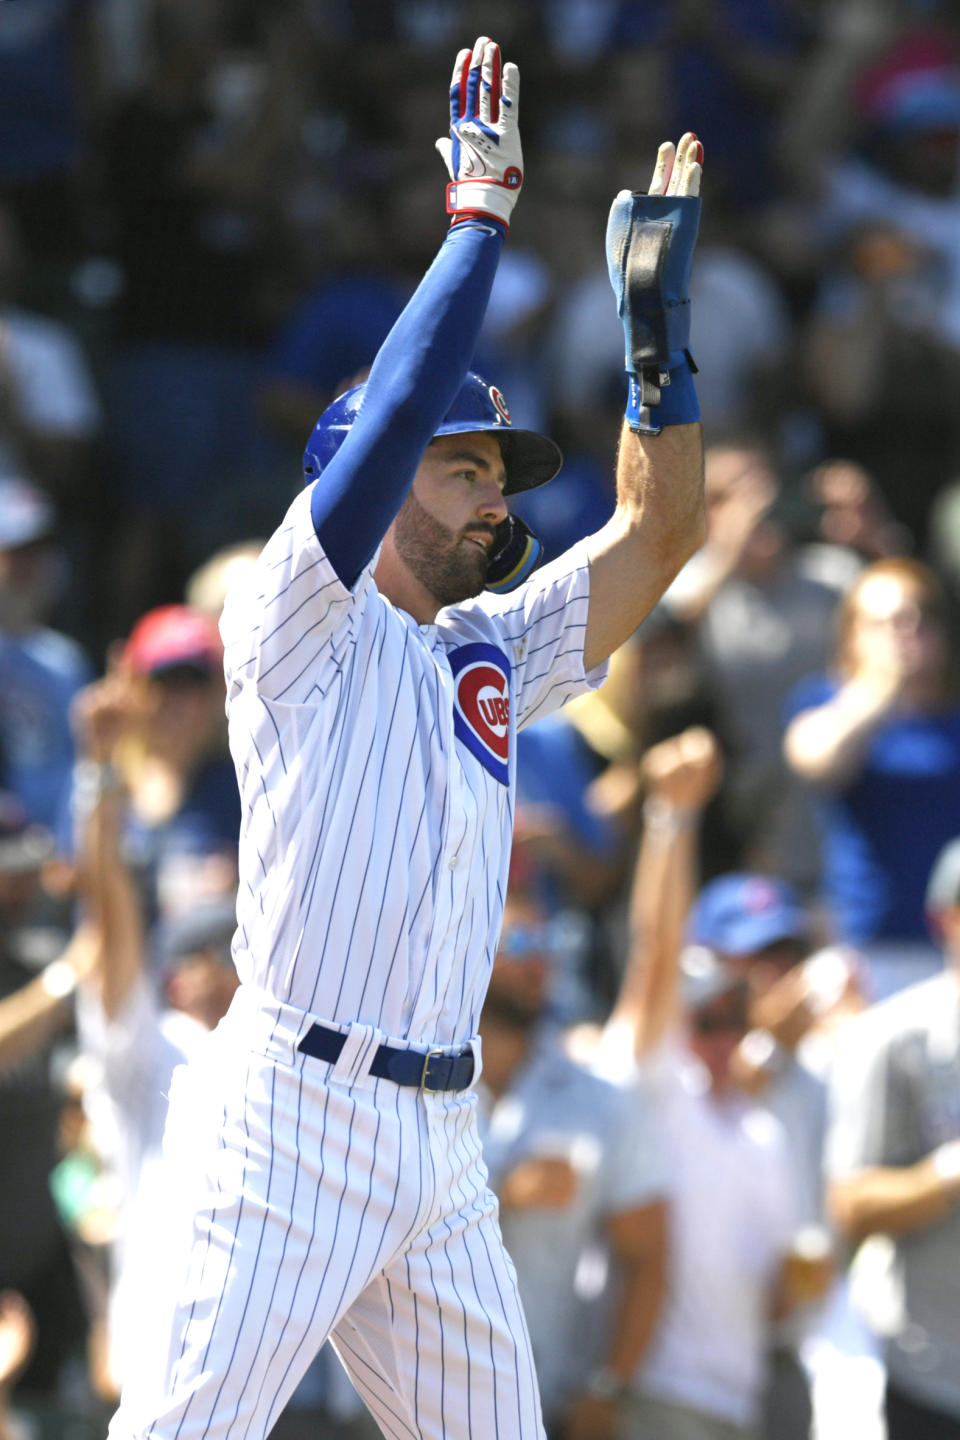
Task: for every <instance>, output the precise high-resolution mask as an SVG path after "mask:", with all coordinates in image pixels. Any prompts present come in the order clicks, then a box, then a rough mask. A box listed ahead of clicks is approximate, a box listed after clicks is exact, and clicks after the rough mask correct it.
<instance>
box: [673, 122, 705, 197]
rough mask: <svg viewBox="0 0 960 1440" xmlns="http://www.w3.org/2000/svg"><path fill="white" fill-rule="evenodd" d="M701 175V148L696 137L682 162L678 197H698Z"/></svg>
mask: <svg viewBox="0 0 960 1440" xmlns="http://www.w3.org/2000/svg"><path fill="white" fill-rule="evenodd" d="M702 174H703V146H702V144H701V143H700V141H699V140H697V138H696V136H694V142H693V144H692V145H691V146H690V147H689V148H688V150H687V153H686V155H685V156H684V160H683V169H682V170H681V172H680V180H679V183H678V185H677V194H678V195H699V194H700V177H701V175H702Z"/></svg>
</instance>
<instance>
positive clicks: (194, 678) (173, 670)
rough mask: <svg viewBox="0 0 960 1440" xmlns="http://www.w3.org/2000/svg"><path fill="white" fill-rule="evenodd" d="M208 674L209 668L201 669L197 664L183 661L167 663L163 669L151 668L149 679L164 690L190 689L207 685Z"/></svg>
mask: <svg viewBox="0 0 960 1440" xmlns="http://www.w3.org/2000/svg"><path fill="white" fill-rule="evenodd" d="M210 675H211V672H210V671H209V670H205V669H201V667H200V666H199V665H191V664H189V663H184V664H182V665H167V666H166V667H165V668H164V669H163V670H153V671H151V672H150V679H151V680H152V681H154V683H155V684H157V685H160V686H162V687H163V689H165V690H191V689H200V688H201V687H204V686H207V685H209V684H210Z"/></svg>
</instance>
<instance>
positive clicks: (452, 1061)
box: [297, 1025, 473, 1090]
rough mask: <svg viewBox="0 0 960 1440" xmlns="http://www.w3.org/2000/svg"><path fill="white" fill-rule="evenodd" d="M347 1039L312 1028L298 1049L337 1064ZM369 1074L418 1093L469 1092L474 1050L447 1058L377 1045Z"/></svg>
mask: <svg viewBox="0 0 960 1440" xmlns="http://www.w3.org/2000/svg"><path fill="white" fill-rule="evenodd" d="M346 1043H347V1037H346V1035H344V1034H343V1032H342V1031H340V1030H331V1029H330V1027H329V1026H328V1025H311V1026H310V1029H309V1030H308V1031H307V1033H306V1035H304V1037H303V1039H302V1040H301V1041H300V1043H299V1044H298V1045H297V1049H298V1050H302V1051H303V1053H304V1055H312V1056H313V1057H314V1058H315V1059H316V1060H329V1062H330V1063H331V1065H332V1064H334V1063H335V1062H336V1061H337V1060H339V1059H340V1052H341V1051H342V1049H343V1047H344V1045H345V1044H346ZM370 1074H371V1075H376V1076H377V1078H378V1079H379V1080H392V1081H393V1082H394V1084H395V1085H416V1086H417V1088H418V1089H419V1090H466V1089H467V1088H468V1086H469V1085H470V1082H471V1081H472V1079H473V1049H472V1047H471V1046H470V1045H466V1046H464V1048H463V1049H462V1050H458V1051H457V1053H456V1054H455V1055H448V1054H447V1053H446V1052H445V1051H443V1050H427V1051H426V1052H424V1051H422V1050H398V1049H397V1047H396V1046H395V1045H378V1046H377V1050H376V1054H375V1055H374V1057H373V1060H372V1062H371V1064H370Z"/></svg>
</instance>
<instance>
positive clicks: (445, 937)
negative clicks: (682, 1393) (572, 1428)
mask: <svg viewBox="0 0 960 1440" xmlns="http://www.w3.org/2000/svg"><path fill="white" fill-rule="evenodd" d="M518 99H519V77H518V74H517V70H516V67H515V66H512V65H505V66H503V67H502V70H501V63H500V52H499V49H498V47H497V46H496V45H495V44H494V43H493V42H492V41H490V40H488V39H486V38H485V37H481V38H480V39H479V40H478V41H477V42H476V44H475V45H474V46H473V49H472V51H471V50H464V51H461V53H460V54H459V55H458V57H457V61H456V65H455V69H454V76H453V82H452V85H451V91H450V101H451V107H450V108H451V124H450V135H449V138H448V139H445V140H443V141H440V142H438V146H439V148H440V149H441V152H442V154H443V155H444V158H445V161H446V163H447V166H448V169H449V173H450V176H451V182H450V185H449V187H448V189H447V209H448V211H449V213H450V216H451V226H450V229H449V232H448V234H447V236H446V238H445V239H444V241H443V243H442V245H441V246H440V250H439V253H438V255H437V257H436V259H435V261H434V262H433V264H432V265H431V267H430V269H429V270H428V271H427V274H426V276H425V277H424V279H423V281H422V282H421V284H420V285H419V287H418V288H417V290H416V292H415V294H414V295H413V297H412V298H411V300H410V301H409V303H408V305H407V306H406V308H405V310H404V312H403V314H402V315H401V316H400V318H399V320H398V321H397V323H396V325H395V326H394V328H393V330H392V331H391V332H390V335H389V336H388V337H387V339H386V341H385V342H384V344H383V346H382V347H381V349H380V351H379V353H378V355H377V358H376V360H375V362H374V365H373V368H372V370H371V373H370V378H369V380H368V381H367V382H366V384H365V385H364V386H361V387H359V388H358V389H355V390H352V391H349V392H348V393H347V394H346V395H344V396H342V397H341V398H340V399H339V400H337V401H335V402H334V404H333V405H332V406H331V407H330V408H329V409H328V410H326V411H325V412H324V414H323V415H322V416H321V417H320V420H319V422H318V423H317V426H316V428H315V430H314V433H313V435H312V437H311V439H310V440H309V442H308V444H307V449H306V455H305V470H306V475H307V479H308V485H307V487H306V488H305V490H304V491H303V493H302V494H301V495H299V496H298V497H297V499H296V500H295V501H294V502H293V504H292V505H291V507H290V509H289V510H288V512H287V515H286V517H285V519H284V520H283V522H282V523H281V525H280V528H279V529H278V530H277V531H276V533H275V534H274V535H273V537H272V538H271V539H270V540H269V541H268V543H267V545H266V546H265V548H264V550H263V553H262V555H261V557H260V559H259V561H258V563H257V566H256V569H255V571H254V576H253V579H252V581H248V582H247V583H245V584H243V585H242V587H239V588H237V589H235V590H234V591H233V592H232V593H231V594H230V595H229V597H228V599H227V604H226V608H225V611H224V616H223V619H222V622H221V629H222V633H223V638H224V643H225V647H226V658H225V665H226V675H227V691H228V698H227V708H228V715H229V725H230V744H231V749H232V753H233V755H234V759H235V761H236V766H237V773H238V777H239V782H240V788H241V792H242V799H243V807H244V821H243V827H242V833H241V841H240V870H241V882H240V898H239V901H238V928H237V932H236V937H235V941H234V959H235V962H236V966H237V971H238V973H239V976H240V979H241V981H242V984H241V986H240V988H239V990H238V992H237V996H236V998H235V1000H234V1003H233V1004H232V1005H231V1008H230V1011H229V1013H228V1015H227V1017H226V1018H225V1020H224V1021H223V1022H222V1023H221V1025H220V1026H219V1027H218V1029H217V1031H216V1032H214V1035H213V1037H212V1040H211V1043H210V1046H209V1049H208V1050H207V1052H206V1054H205V1056H204V1057H203V1058H202V1059H200V1060H197V1061H193V1062H191V1064H190V1065H188V1066H187V1067H185V1068H184V1069H183V1070H181V1071H179V1072H178V1073H177V1074H176V1075H175V1077H174V1080H173V1083H172V1086H171V1096H170V1111H169V1118H168V1125H167V1133H166V1138H165V1144H166V1147H167V1152H168V1155H169V1161H168V1164H167V1167H166V1169H167V1174H168V1176H169V1183H170V1186H171V1197H170V1201H169V1210H168V1213H169V1215H170V1224H169V1226H168V1227H167V1235H168V1243H169V1247H170V1248H169V1256H168V1258H167V1259H166V1262H165V1264H164V1267H163V1271H164V1274H165V1276H166V1277H167V1284H166V1286H165V1288H164V1289H163V1293H157V1294H153V1295H150V1296H149V1297H146V1296H145V1297H144V1311H145V1315H144V1324H145V1325H148V1326H151V1325H152V1327H153V1333H152V1334H151V1335H145V1336H144V1339H143V1342H142V1343H141V1345H140V1347H139V1349H140V1352H141V1353H142V1354H143V1355H144V1357H145V1358H144V1362H143V1364H142V1365H141V1366H140V1367H139V1369H138V1371H137V1373H135V1374H134V1375H132V1376H131V1377H130V1378H129V1380H128V1382H127V1384H126V1386H125V1389H124V1394H123V1398H122V1401H121V1405H120V1409H119V1410H118V1412H117V1415H116V1416H115V1418H114V1421H113V1424H112V1426H111V1435H112V1437H113V1440H120V1437H132V1436H138V1437H146V1436H150V1437H157V1440H160V1437H163V1440H174V1437H177V1440H194V1437H200V1436H216V1437H222V1440H227V1437H230V1440H254V1437H262V1436H265V1435H266V1434H267V1432H268V1431H269V1430H270V1427H271V1425H272V1423H273V1421H274V1419H275V1417H276V1416H277V1414H278V1413H279V1412H280V1410H281V1409H282V1407H283V1405H284V1403H285V1401H286V1399H287V1397H288V1396H289V1395H290V1393H291V1391H292V1390H293V1388H294V1386H295V1385H296V1383H297V1381H298V1380H299V1378H300V1376H301V1375H302V1374H303V1372H304V1370H305V1368H306V1367H307V1365H308V1364H309V1362H310V1360H311V1358H312V1357H313V1355H314V1354H315V1353H316V1351H317V1349H318V1347H319V1346H320V1345H321V1344H322V1343H323V1341H324V1340H325V1339H326V1338H327V1337H328V1336H330V1337H332V1339H333V1342H334V1344H335V1346H336V1349H337V1351H338V1353H339V1355H340V1358H341V1360H342V1361H343V1363H344V1365H345V1366H346V1367H347V1370H348V1371H349V1374H350V1376H351V1378H352V1380H353V1382H354V1384H355V1385H356V1387H357V1389H358V1390H359V1392H360V1394H361V1395H362V1397H363V1398H364V1400H365V1402H366V1404H367V1406H368V1408H369V1409H370V1410H371V1412H372V1413H373V1415H374V1417H375V1419H376V1420H377V1422H378V1423H379V1425H380V1427H381V1429H382V1431H383V1433H384V1434H385V1435H388V1436H393V1437H398V1440H399V1437H414V1436H417V1437H429V1440H441V1437H457V1440H460V1437H475V1440H489V1437H492V1436H499V1437H501V1440H532V1437H540V1436H542V1434H543V1427H542V1421H541V1412H540V1402H539V1398H538V1394H537V1382H536V1377H535V1374H534V1369H533V1365H532V1361H531V1357H530V1346H529V1341H528V1337H527V1331H526V1326H525V1324H524V1320H523V1315H522V1312H521V1308H520V1305H519V1301H518V1298H517V1290H516V1282H515V1274H514V1270H513V1266H512V1264H511V1262H510V1260H509V1259H508V1257H507V1255H506V1252H505V1250H504V1248H503V1242H502V1239H501V1236H500V1231H499V1228H498V1225H497V1206H496V1201H495V1199H494V1197H493V1195H492V1194H491V1192H490V1190H489V1188H488V1185H487V1179H486V1171H485V1169H484V1166H483V1163H482V1159H481V1152H480V1143H479V1140H478V1135H477V1128H476V1114H475V1112H476V1095H475V1092H474V1090H473V1088H472V1087H473V1082H474V1080H475V1079H476V1077H477V1076H478V1075H479V1071H480V1048H479V1041H478V1037H477V1023H478V1017H479V1013H480V1008H481V1004H482V1001H483V997H484V992H485V989H486V985H487V978H488V975H489V972H490V968H491V965H492V961H493V956H494V953H495V949H496V943H497V935H498V930H499V925H500V918H501V910H502V903H503V896H504V893H505V891H506V879H507V870H508V865H509V856H510V836H511V825H512V818H513V799H514V782H515V738H516V731H517V728H518V726H521V725H526V724H528V723H530V722H531V721H533V720H536V719H537V718H539V717H540V716H541V715H546V714H548V713H550V712H551V711H552V710H554V709H556V708H557V707H558V706H560V705H561V704H563V702H564V701H565V700H567V699H568V698H569V697H570V696H572V695H575V694H577V693H578V692H580V691H583V690H584V689H586V688H588V687H591V686H595V685H597V684H599V683H600V681H601V680H602V678H603V676H604V674H605V665H604V662H605V660H606V658H607V656H608V655H609V654H610V652H611V651H612V650H613V649H614V648H615V647H616V646H618V645H619V644H621V643H622V642H623V641H624V640H625V639H626V638H627V636H628V635H630V634H631V632H632V631H633V630H634V629H635V628H636V626H637V625H638V623H639V622H640V620H641V619H642V617H643V616H644V615H645V614H646V612H647V611H648V610H649V609H650V608H651V606H652V605H653V604H654V602H655V600H656V599H657V597H658V596H659V595H660V593H661V592H662V590H663V589H664V587H665V586H666V585H667V584H668V583H669V581H670V579H671V578H672V577H673V575H674V574H675V573H676V571H677V570H678V569H679V567H680V566H681V565H682V564H683V562H684V561H685V560H686V559H687V558H688V556H689V555H690V554H691V553H692V551H693V550H694V549H696V547H697V545H698V544H699V543H700V542H701V539H702V494H701V488H702V486H701V442H700V433H699V423H698V410H697V402H696V395H695V392H694V387H693V381H692V376H691V362H690V360H689V357H688V354H687V350H686V346H687V335H688V328H689V327H688V311H689V304H688V302H687V299H686V286H687V278H688V275H689V269H690V263H691V257H692V250H693V244H694V240H695V235H696V226H697V210H698V205H699V201H698V200H697V198H696V194H697V191H698V188H699V174H700V167H699V160H700V149H699V145H698V142H697V140H696V138H695V137H693V136H689V135H688V136H685V137H684V138H683V139H682V140H681V142H680V144H679V147H674V146H673V145H672V144H669V145H664V146H662V147H661V149H660V152H659V156H658V161H657V168H656V171H655V175H654V181H653V185H652V190H653V192H654V193H652V194H651V195H650V196H644V195H632V194H630V193H629V192H626V191H624V192H622V193H621V194H620V195H619V196H618V197H617V199H616V200H615V202H614V206H613V210H612V212H611V217H610V223H609V227H608V253H609V257H610V267H611V278H612V281H613V285H614V291H615V295H616V300H617V303H618V305H619V308H620V313H621V315H622V317H623V321H624V332H625V340H626V356H627V365H628V369H629V372H630V378H629V403H628V408H627V419H626V422H625V426H624V430H623V437H622V442H621V445H620V450H619V457H618V462H617V476H618V500H617V507H616V513H615V514H614V516H613V518H612V519H611V520H610V522H609V524H608V525H607V526H605V527H604V528H603V529H602V530H601V531H599V532H598V533H597V534H596V535H594V536H593V537H592V538H590V539H589V540H588V541H586V542H583V543H581V544H579V545H577V546H576V547H574V548H573V549H572V550H571V551H570V552H569V553H567V554H565V555H563V556H561V557H559V558H558V559H556V560H554V561H553V562H552V563H550V564H549V565H547V566H545V567H544V568H542V569H540V570H539V571H537V572H535V573H533V574H530V571H531V568H532V562H533V559H534V557H535V552H536V549H537V546H536V543H535V541H534V540H533V539H532V537H531V536H530V535H529V533H528V532H526V531H525V530H524V529H523V527H521V526H519V524H517V523H515V522H513V520H512V518H511V517H510V515H509V510H508V503H507V502H508V497H509V496H510V495H511V494H513V493H515V492H516V491H519V490H523V489H525V488H529V487H531V486H534V485H539V484H543V483H545V482H546V481H547V480H549V479H550V478H551V477H552V476H553V475H554V474H555V473H556V471H557V469H558V468H559V465H560V459H561V457H560V454H559V451H558V450H557V448H556V446H555V445H554V444H553V443H552V442H551V441H550V440H548V439H546V438H544V437H542V436H539V435H535V434H532V433H530V432H526V431H519V430H517V429H515V428H514V427H513V426H512V425H511V422H510V414H509V411H508V409H507V405H506V402H505V401H504V398H503V396H502V395H501V393H500V392H499V390H497V389H496V387H495V386H493V385H488V384H487V383H486V382H485V381H484V380H481V379H480V378H479V377H478V376H476V375H474V374H473V373H471V372H469V371H468V366H469V364H470V360H471V355H472V352H473V349H474V345H475V342H476V338H477V333H478V331H479V328H480V323H481V320H482V318H483V314H484V309H485V306H486V304H487V299H488V296H489V292H490V286H491V283H492V280H493V276H494V271H495V269H496V265H497V261H498V257H499V254H500V251H501V248H502V246H503V244H504V240H505V237H506V234H507V230H508V227H509V221H510V215H511V212H512V210H513V206H514V204H515V202H516V199H517V196H518V194H519V192H520V187H521V182H522V179H523V160H522V154H521V147H520V139H519V132H518ZM517 580H520V581H522V583H521V584H520V586H519V588H517V589H514V590H513V591H511V592H509V593H507V592H506V591H505V589H504V587H506V586H509V585H511V584H514V583H515V582H516V581H517ZM488 581H489V582H490V583H492V584H493V585H495V586H496V587H497V590H498V592H499V593H496V592H495V593H490V592H489V591H488V592H486V593H485V586H486V585H487V583H488Z"/></svg>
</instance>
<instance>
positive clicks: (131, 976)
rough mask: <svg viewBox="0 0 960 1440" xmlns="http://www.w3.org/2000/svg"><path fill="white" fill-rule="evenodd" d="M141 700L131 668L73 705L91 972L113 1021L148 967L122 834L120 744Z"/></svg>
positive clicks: (80, 852)
mask: <svg viewBox="0 0 960 1440" xmlns="http://www.w3.org/2000/svg"><path fill="white" fill-rule="evenodd" d="M138 704H139V702H138V699H137V695H136V693H135V691H134V690H133V687H132V685H131V683H130V677H129V676H128V675H126V674H125V673H123V672H113V673H111V674H109V675H108V676H107V677H106V678H105V679H103V680H98V681H96V682H95V683H94V684H93V685H88V686H87V687H86V688H85V689H84V690H81V691H80V693H79V695H78V696H77V698H76V700H75V702H74V707H73V714H72V719H73V725H74V732H75V734H76V739H77V750H78V754H79V755H80V757H81V759H80V761H79V763H78V767H77V770H78V775H77V785H76V793H75V805H76V814H77V823H76V830H77V833H76V847H77V854H78V858H79V862H80V867H81V891H82V896H83V900H84V903H85V906H86V911H87V918H86V924H87V926H88V927H89V929H90V931H91V933H92V934H93V935H94V936H95V937H96V942H97V948H98V957H99V964H98V967H97V969H96V971H95V972H94V974H93V975H92V977H91V981H90V983H91V985H93V986H95V987H96V991H97V994H98V996H99V999H100V1003H101V1005H102V1007H103V1011H104V1014H105V1015H106V1017H107V1019H108V1020H112V1019H113V1018H114V1017H115V1016H116V1015H117V1014H118V1013H119V1011H120V1010H121V1009H122V1007H123V1005H124V1002H125V1001H126V999H127V997H128V996H129V995H130V993H131V991H132V990H133V988H134V986H135V985H136V984H137V983H138V981H139V980H140V979H141V977H142V976H143V974H144V972H145V968H146V940H145V937H144V927H143V917H142V914H141V910H140V897H139V895H138V894H137V889H136V885H135V884H134V881H133V877H132V875H131V874H130V870H129V868H128V866H127V864H126V862H125V860H124V858H123V854H122V849H121V843H120V837H121V829H122V825H123V818H124V815H125V813H126V792H125V789H124V786H123V784H122V781H121V778H120V775H119V773H118V771H117V770H116V769H115V768H114V760H115V758H116V754H117V749H118V746H119V745H120V743H121V742H122V740H123V738H124V736H126V735H127V734H128V733H129V731H130V728H131V726H133V725H135V724H136V722H137V717H138Z"/></svg>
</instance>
